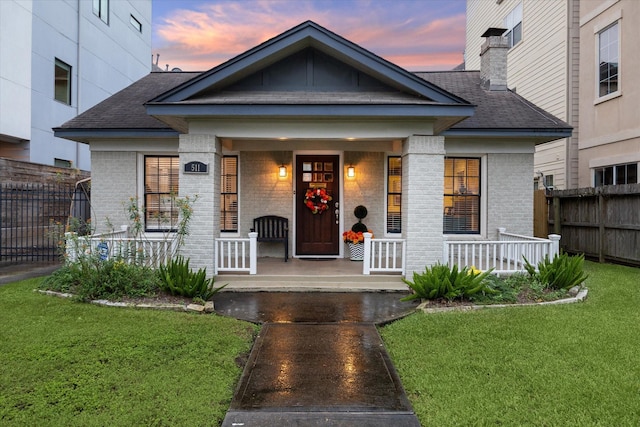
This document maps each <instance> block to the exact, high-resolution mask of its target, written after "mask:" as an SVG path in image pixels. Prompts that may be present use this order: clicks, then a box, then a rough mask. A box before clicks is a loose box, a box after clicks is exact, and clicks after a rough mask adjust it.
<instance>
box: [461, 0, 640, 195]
mask: <svg viewBox="0 0 640 427" xmlns="http://www.w3.org/2000/svg"><path fill="white" fill-rule="evenodd" d="M632 1H633V0H632ZM584 3H585V2H584V1H579V0H560V1H538V0H500V1H491V2H490V1H485V0H467V28H466V43H465V69H467V70H479V69H480V46H479V45H478V41H477V40H478V37H479V36H480V35H481V34H482V33H483V32H484V31H485V30H486V29H487V28H488V27H500V28H504V29H505V30H506V31H505V36H506V37H507V42H508V44H509V52H508V54H507V58H508V61H507V63H508V65H507V69H508V73H507V74H508V76H509V89H511V90H513V91H514V92H517V93H518V94H519V95H522V96H523V97H524V98H526V99H528V100H529V101H531V102H533V103H534V104H536V105H537V106H539V107H541V108H543V109H545V110H546V111H548V112H550V113H551V114H553V115H554V116H556V117H558V118H560V119H562V120H564V121H566V122H567V123H569V124H570V125H571V126H573V128H574V132H573V135H571V136H569V137H568V138H563V139H556V140H554V141H549V142H547V143H544V144H538V145H537V146H536V151H535V155H534V168H533V172H534V173H533V174H532V179H533V180H534V185H535V186H536V187H537V188H540V189H542V188H543V187H545V188H548V187H553V188H556V189H567V188H577V187H578V185H579V184H578V149H579V138H580V136H581V135H580V134H579V132H578V124H579V117H580V116H579V114H578V108H579V107H578V102H579V97H578V95H579V93H578V78H579V54H580V33H579V29H580V26H579V19H580V17H579V9H580V7H581V4H584Z"/></svg>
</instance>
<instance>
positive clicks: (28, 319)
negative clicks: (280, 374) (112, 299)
mask: <svg viewBox="0 0 640 427" xmlns="http://www.w3.org/2000/svg"><path fill="white" fill-rule="evenodd" d="M40 280H41V279H32V280H26V281H23V282H18V283H13V284H10V285H6V286H2V287H0V325H1V329H0V355H1V356H0V357H1V360H0V424H2V425H8V426H12V425H16V426H18V425H19V426H23V425H65V426H105V425H114V426H120V425H122V426H130V425H145V426H180V425H189V426H192V425H193V426H195V425H219V424H220V423H221V422H222V419H223V418H224V414H225V412H226V410H227V409H228V406H229V403H230V402H231V398H232V396H233V391H234V387H235V384H236V382H237V380H238V378H239V376H240V373H241V368H240V367H238V366H237V364H236V363H235V358H236V357H237V356H238V355H241V354H243V353H247V352H248V351H249V349H250V345H251V343H252V340H253V337H254V334H255V333H256V327H255V326H253V325H251V324H249V323H246V322H241V321H237V320H233V319H228V318H224V317H221V316H216V315H197V314H189V313H176V312H165V311H162V312H161V311H153V310H135V309H122V308H110V307H99V306H95V305H90V304H84V303H79V302H73V301H70V300H64V299H59V298H55V297H50V296H45V295H41V294H39V293H36V292H33V289H35V288H36V287H37V286H38V284H39V282H40Z"/></svg>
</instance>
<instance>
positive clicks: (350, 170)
mask: <svg viewBox="0 0 640 427" xmlns="http://www.w3.org/2000/svg"><path fill="white" fill-rule="evenodd" d="M355 177H356V168H355V167H353V166H349V167H347V178H355Z"/></svg>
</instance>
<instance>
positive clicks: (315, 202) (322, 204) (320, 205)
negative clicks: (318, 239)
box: [304, 188, 333, 215]
mask: <svg viewBox="0 0 640 427" xmlns="http://www.w3.org/2000/svg"><path fill="white" fill-rule="evenodd" d="M332 199H333V198H332V197H331V196H330V195H329V194H328V193H327V190H326V189H324V188H308V189H307V192H306V193H305V195H304V204H305V206H306V207H308V208H309V209H310V210H311V212H313V213H314V215H315V214H318V213H322V212H324V211H326V210H327V209H329V202H330V201H331V200H332Z"/></svg>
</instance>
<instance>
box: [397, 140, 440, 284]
mask: <svg viewBox="0 0 640 427" xmlns="http://www.w3.org/2000/svg"><path fill="white" fill-rule="evenodd" d="M444 154H445V151H444V137H443V136H422V135H413V136H410V137H409V138H407V139H406V140H405V142H404V144H403V149H402V234H403V237H404V238H405V239H406V241H407V254H406V273H405V274H406V277H407V278H408V279H409V280H411V279H412V277H413V273H414V272H415V271H418V272H421V271H423V270H424V268H425V267H426V266H428V265H432V264H435V263H436V262H442V261H443V260H442V245H443V235H442V210H443V191H444V190H443V188H444Z"/></svg>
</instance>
